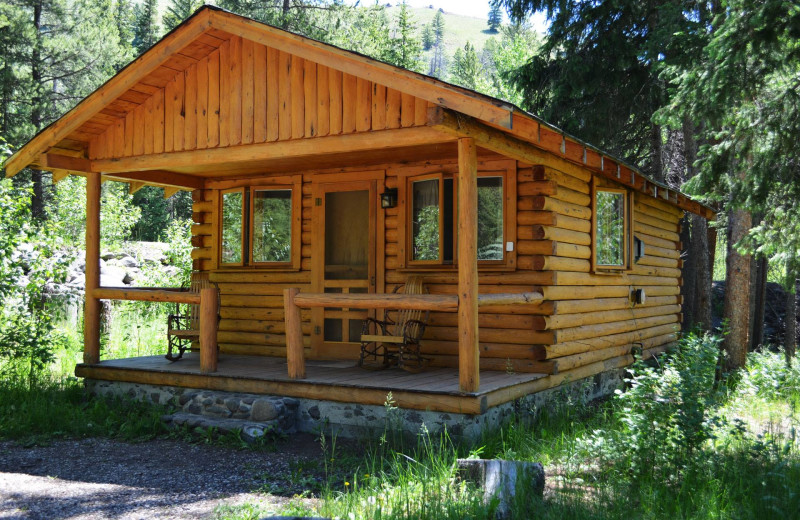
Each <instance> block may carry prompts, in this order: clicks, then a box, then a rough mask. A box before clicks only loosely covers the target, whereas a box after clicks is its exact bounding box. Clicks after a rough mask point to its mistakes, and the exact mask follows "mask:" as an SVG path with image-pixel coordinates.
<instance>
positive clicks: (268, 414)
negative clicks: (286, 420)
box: [250, 399, 280, 422]
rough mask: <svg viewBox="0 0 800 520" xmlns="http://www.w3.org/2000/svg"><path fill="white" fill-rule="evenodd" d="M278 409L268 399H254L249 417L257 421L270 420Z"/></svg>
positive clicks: (276, 414) (278, 411)
mask: <svg viewBox="0 0 800 520" xmlns="http://www.w3.org/2000/svg"><path fill="white" fill-rule="evenodd" d="M279 413H280V410H279V409H278V407H277V406H276V403H274V402H273V401H272V400H270V399H256V400H255V401H253V407H252V408H251V409H250V418H251V419H252V420H254V421H257V422H264V421H271V420H273V419H275V418H276V417H277V416H278V414H279Z"/></svg>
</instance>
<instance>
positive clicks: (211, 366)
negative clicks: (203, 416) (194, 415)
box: [91, 287, 219, 372]
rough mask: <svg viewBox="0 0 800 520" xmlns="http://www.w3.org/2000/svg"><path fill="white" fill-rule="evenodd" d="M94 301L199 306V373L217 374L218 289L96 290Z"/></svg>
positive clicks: (109, 288) (92, 293)
mask: <svg viewBox="0 0 800 520" xmlns="http://www.w3.org/2000/svg"><path fill="white" fill-rule="evenodd" d="M91 297H92V298H96V299H98V300H129V301H145V302H159V303H186V304H190V305H199V307H200V312H199V313H198V315H199V320H198V321H199V324H200V371H201V372H216V371H217V309H218V308H219V290H218V289H216V288H215V287H208V288H205V289H200V292H189V291H188V290H186V289H181V288H173V287H97V288H95V289H92V290H91Z"/></svg>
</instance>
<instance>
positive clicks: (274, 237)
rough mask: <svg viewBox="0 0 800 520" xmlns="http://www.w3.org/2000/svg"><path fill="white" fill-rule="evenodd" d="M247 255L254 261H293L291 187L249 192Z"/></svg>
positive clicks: (256, 189)
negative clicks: (249, 220) (249, 229)
mask: <svg viewBox="0 0 800 520" xmlns="http://www.w3.org/2000/svg"><path fill="white" fill-rule="evenodd" d="M251 198H252V200H251V203H250V207H251V208H252V212H251V215H252V217H251V232H250V236H251V237H252V241H251V242H252V245H251V250H250V258H251V259H252V263H253V264H270V263H289V262H291V261H292V190H291V189H263V188H253V189H252V191H251Z"/></svg>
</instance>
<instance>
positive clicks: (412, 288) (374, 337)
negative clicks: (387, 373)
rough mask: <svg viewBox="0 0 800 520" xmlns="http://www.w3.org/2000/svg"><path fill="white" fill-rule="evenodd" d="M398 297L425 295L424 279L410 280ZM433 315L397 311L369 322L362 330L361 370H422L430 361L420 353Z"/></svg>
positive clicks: (418, 311) (414, 277) (414, 311)
mask: <svg viewBox="0 0 800 520" xmlns="http://www.w3.org/2000/svg"><path fill="white" fill-rule="evenodd" d="M395 293H402V294H425V286H424V284H423V282H422V277H420V276H410V277H409V278H408V280H407V281H406V283H405V285H403V286H400V287H398V288H397V289H395ZM429 315H430V311H422V310H409V309H403V310H396V311H386V315H385V319H384V320H377V319H375V318H367V319H365V320H364V324H363V326H362V329H361V355H360V357H359V359H358V366H361V367H365V368H388V367H390V366H398V367H400V368H403V369H405V370H409V371H416V370H421V369H422V368H424V367H425V365H426V364H427V360H426V359H425V358H423V357H422V354H421V352H420V340H421V339H422V335H423V334H424V333H425V326H426V324H427V321H428V317H429Z"/></svg>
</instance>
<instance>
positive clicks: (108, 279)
mask: <svg viewBox="0 0 800 520" xmlns="http://www.w3.org/2000/svg"><path fill="white" fill-rule="evenodd" d="M126 274H127V273H126V272H125V269H123V268H121V267H116V266H112V265H105V266H103V267H101V268H100V286H101V287H119V286H121V285H125V281H124V280H125V275H126Z"/></svg>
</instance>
